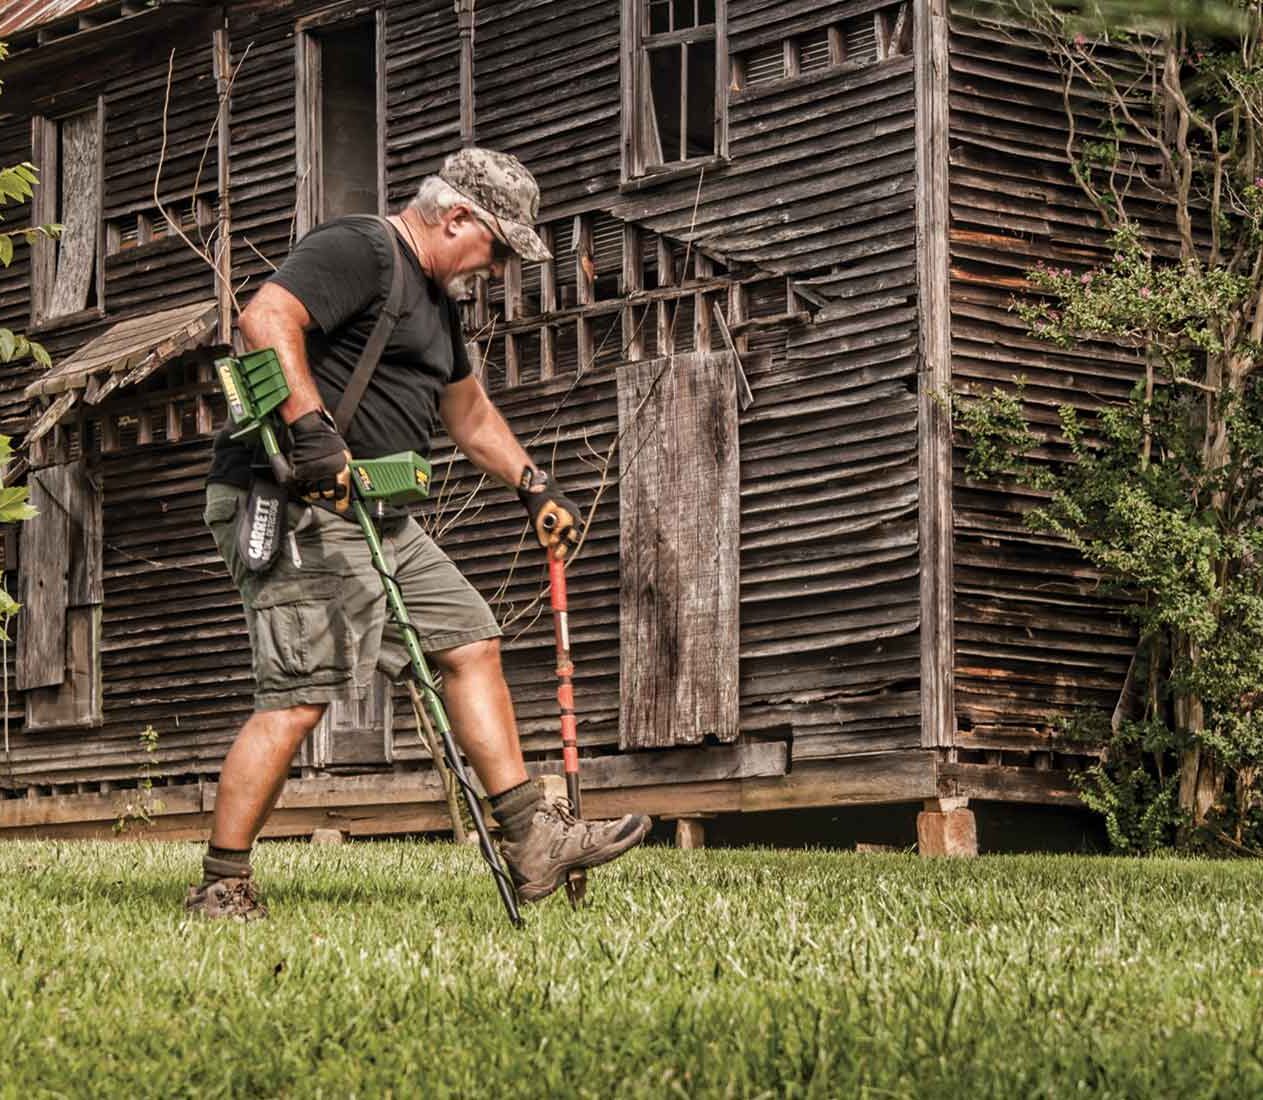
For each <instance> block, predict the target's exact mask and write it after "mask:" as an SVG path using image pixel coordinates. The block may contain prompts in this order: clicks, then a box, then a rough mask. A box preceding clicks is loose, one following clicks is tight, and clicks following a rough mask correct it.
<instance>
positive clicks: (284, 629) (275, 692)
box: [204, 483, 500, 710]
mask: <svg viewBox="0 0 1263 1100" xmlns="http://www.w3.org/2000/svg"><path fill="white" fill-rule="evenodd" d="M246 496H247V494H246V492H245V490H244V489H238V488H236V487H235V486H232V485H224V484H220V483H212V484H210V485H208V486H207V487H206V512H205V516H204V518H205V521H206V525H207V526H208V527H209V528H210V530H211V533H212V535H214V538H215V545H216V546H217V547H218V548H219V552H220V554H221V555H222V557H223V559H224V562H225V563H226V564H227V566H228V569H229V572H230V573H231V574H232V579H233V581H234V583H235V584H236V585H237V589H238V591H240V593H241V600H242V603H243V604H244V606H245V614H246V625H247V627H248V628H249V630H250V648H251V651H252V652H253V655H254V679H255V697H254V700H255V706H256V707H257V708H258V709H259V710H276V709H278V708H282V707H292V706H297V705H298V704H300V703H328V702H331V701H333V700H335V699H350V698H352V697H355V698H360V697H362V696H363V695H364V693H365V691H366V690H367V689H368V686H369V684H370V683H371V681H372V676H373V670H374V669H375V668H380V669H381V670H382V671H383V672H385V673H386V674H387V675H388V676H389V677H391V678H392V679H395V678H397V677H398V676H399V675H400V673H402V672H403V670H404V669H405V668H407V667H408V664H409V660H408V652H407V649H406V648H405V647H404V644H403V637H402V635H401V633H400V632H399V630H397V629H396V628H395V627H394V626H393V625H390V624H388V623H387V622H386V597H385V593H384V591H383V589H382V582H381V578H380V577H379V576H378V575H377V571H376V570H375V569H374V568H373V563H372V560H371V558H370V556H369V552H368V544H367V543H366V542H365V541H364V537H363V536H362V535H361V534H360V529H359V526H358V525H357V524H356V523H355V522H354V521H351V520H346V519H343V518H341V517H340V516H336V515H334V514H333V513H331V512H329V511H326V510H325V509H323V508H312V507H307V506H305V505H302V504H290V505H288V508H289V531H290V533H289V535H287V536H286V538H285V540H284V542H283V544H282V546H281V553H280V556H279V557H278V558H277V560H276V562H275V564H274V565H273V566H272V568H271V569H269V570H268V571H267V572H266V573H251V572H250V571H249V570H248V569H246V568H245V566H244V565H243V564H242V562H241V559H240V557H239V556H238V554H237V513H238V510H239V509H240V508H243V507H244V505H245V500H246ZM382 551H383V553H384V554H385V556H386V565H387V568H388V569H390V571H391V573H392V574H393V575H394V577H395V580H396V581H398V582H399V587H400V588H401V590H402V591H403V597H404V603H405V605H406V606H407V608H408V617H409V618H410V619H411V620H412V624H413V626H415V627H416V630H417V634H418V636H419V638H420V640H421V647H422V649H424V650H425V651H426V652H430V653H434V652H439V651H442V650H445V649H454V648H456V647H457V646H462V645H467V644H469V643H470V642H478V641H483V640H484V639H487V638H497V637H499V636H500V627H499V625H498V624H497V623H496V620H495V616H494V615H492V613H491V609H490V608H489V607H488V606H487V603H486V601H485V600H484V599H483V598H482V597H481V596H480V595H479V594H478V593H477V592H476V591H475V590H474V589H473V587H472V586H471V585H470V583H469V582H468V581H467V580H465V578H464V577H463V576H461V574H460V571H459V570H458V569H457V568H456V566H455V565H453V564H452V561H451V559H449V558H448V556H447V555H446V554H444V553H443V551H442V550H440V549H439V548H438V546H437V545H436V544H435V542H434V540H433V539H431V538H430V536H429V535H427V534H426V533H425V532H424V531H422V530H421V527H420V526H419V525H418V524H417V522H416V521H415V520H413V519H411V518H408V519H405V520H395V521H392V522H391V523H390V524H389V525H388V526H387V529H386V532H385V533H383V535H382Z"/></svg>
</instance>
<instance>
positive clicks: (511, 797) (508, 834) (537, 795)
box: [491, 779, 544, 840]
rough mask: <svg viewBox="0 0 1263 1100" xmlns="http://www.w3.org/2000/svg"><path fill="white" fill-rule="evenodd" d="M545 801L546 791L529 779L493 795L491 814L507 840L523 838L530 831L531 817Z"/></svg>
mask: <svg viewBox="0 0 1263 1100" xmlns="http://www.w3.org/2000/svg"><path fill="white" fill-rule="evenodd" d="M543 801H544V792H543V791H541V790H540V789H539V784H538V783H536V782H535V781H534V780H532V779H528V780H527V781H526V782H525V783H519V784H518V785H517V786H516V787H510V788H509V789H508V790H507V791H501V792H500V793H499V794H495V795H492V796H491V816H492V817H494V818H495V819H496V821H498V822H499V823H500V828H501V829H502V830H503V831H504V836H505V839H506V840H521V839H522V837H524V836H525V835H526V833H527V832H528V831H529V829H530V827H531V818H533V817H534V816H535V811H536V810H537V809H538V808H539V804H540V803H541V802H543Z"/></svg>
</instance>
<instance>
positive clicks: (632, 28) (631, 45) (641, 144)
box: [620, 0, 729, 187]
mask: <svg viewBox="0 0 1263 1100" xmlns="http://www.w3.org/2000/svg"><path fill="white" fill-rule="evenodd" d="M649 17H650V13H649V0H623V3H622V21H621V34H622V46H623V48H622V51H621V55H622V59H621V76H622V92H623V95H622V111H621V114H622V143H621V146H622V147H621V154H622V155H621V158H620V159H621V165H620V182H621V183H622V184H623V185H625V186H628V185H630V186H631V187H636V186H638V185H643V184H645V183H648V182H652V181H657V180H663V181H665V180H668V179H678V178H679V177H681V176H684V175H689V174H691V173H693V172H695V171H697V170H698V169H699V168H706V167H712V166H718V165H723V164H726V163H727V162H728V64H729V62H728V5H727V0H715V22H714V23H713V24H712V23H707V24H703V25H702V27H700V28H699V27H690V28H687V29H684V30H679V31H668V32H664V33H661V34H650V33H649V31H648V27H649ZM712 40H713V41H714V43H715V143H714V148H713V151H712V152H711V153H709V154H707V155H705V156H697V157H689V158H687V159H685V160H666V159H664V160H663V161H662V163H660V164H649V163H647V159H648V158H647V155H646V154H647V150H646V135H645V125H646V121H647V118H648V114H647V112H648V111H650V110H652V98H653V89H652V87H651V85H650V77H649V50H650V49H651V48H655V47H656V46H667V45H677V44H678V45H680V46H681V47H682V48H684V49H687V47H688V45H689V44H692V43H694V42H709V41H712Z"/></svg>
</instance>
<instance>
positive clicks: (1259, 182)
mask: <svg viewBox="0 0 1263 1100" xmlns="http://www.w3.org/2000/svg"><path fill="white" fill-rule="evenodd" d="M1254 186H1255V187H1263V176H1255V177H1254Z"/></svg>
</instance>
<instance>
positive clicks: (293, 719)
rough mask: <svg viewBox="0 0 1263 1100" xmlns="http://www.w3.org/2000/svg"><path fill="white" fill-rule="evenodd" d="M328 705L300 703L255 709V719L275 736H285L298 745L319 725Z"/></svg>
mask: <svg viewBox="0 0 1263 1100" xmlns="http://www.w3.org/2000/svg"><path fill="white" fill-rule="evenodd" d="M327 705H328V704H326V703H299V704H297V705H296V706H292V707H282V708H280V709H278V710H260V711H255V714H254V720H255V722H257V723H259V725H261V726H263V727H264V728H265V729H266V730H267V731H268V732H269V733H270V734H272V735H273V736H280V737H284V738H286V739H287V740H290V741H292V742H294V744H295V745H297V744H299V743H301V742H302V740H303V738H305V737H306V736H307V735H308V734H309V733H311V731H312V730H314V729H315V728H316V726H317V725H319V723H320V719H321V718H322V717H323V716H324V712H325V707H326V706H327Z"/></svg>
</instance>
